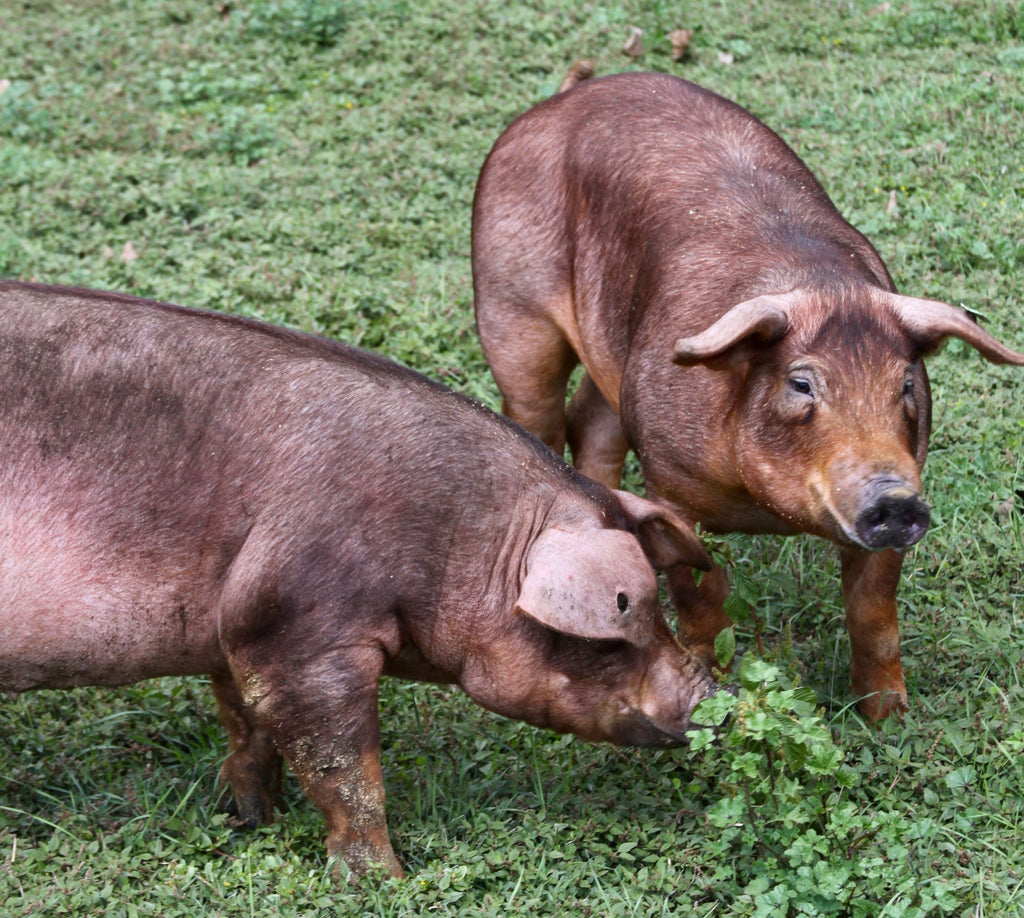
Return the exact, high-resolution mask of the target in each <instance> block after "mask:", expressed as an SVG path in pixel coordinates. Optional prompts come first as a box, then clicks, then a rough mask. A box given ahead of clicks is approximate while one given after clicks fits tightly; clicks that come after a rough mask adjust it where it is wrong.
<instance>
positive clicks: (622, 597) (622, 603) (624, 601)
mask: <svg viewBox="0 0 1024 918" xmlns="http://www.w3.org/2000/svg"><path fill="white" fill-rule="evenodd" d="M615 604H616V605H617V606H618V607H619V611H620V612H625V611H626V609H628V608H629V597H628V596H627V595H626V594H625V593H619V595H618V596H616V597H615Z"/></svg>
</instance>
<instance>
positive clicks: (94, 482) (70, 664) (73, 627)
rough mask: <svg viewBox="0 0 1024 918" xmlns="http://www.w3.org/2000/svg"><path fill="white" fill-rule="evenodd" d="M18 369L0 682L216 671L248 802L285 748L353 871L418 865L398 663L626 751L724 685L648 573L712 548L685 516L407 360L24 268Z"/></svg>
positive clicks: (7, 292) (12, 350)
mask: <svg viewBox="0 0 1024 918" xmlns="http://www.w3.org/2000/svg"><path fill="white" fill-rule="evenodd" d="M0 391H2V392H3V399H2V402H0V614H2V622H0V690H4V691H7V692H22V691H25V690H28V689H35V688H65V687H70V686H79V685H107V686H114V685H122V684H126V683H130V682H134V681H136V680H140V679H145V678H150V677H154V676H165V675H172V676H173V675H184V674H191V673H209V674H211V675H212V677H213V686H214V690H215V693H216V697H217V702H218V705H219V707H220V713H221V717H222V720H223V722H224V724H225V726H226V728H227V731H228V734H229V739H230V747H231V753H230V756H229V757H228V759H227V761H226V762H225V764H224V766H223V769H222V771H221V778H222V780H223V782H224V783H225V784H226V785H229V786H230V788H231V791H232V794H233V798H234V805H235V807H236V808H237V812H238V815H239V816H240V817H241V819H242V820H243V821H244V822H246V823H249V824H252V825H255V824H258V823H260V822H261V821H264V820H267V819H269V818H270V817H271V815H272V812H273V809H274V805H275V802H276V800H277V796H278V793H279V788H280V781H281V756H280V755H279V753H278V750H280V752H281V753H283V755H284V760H285V761H287V763H288V764H289V766H290V767H291V768H292V769H293V770H294V772H295V773H296V775H297V776H298V778H299V780H300V782H301V784H302V786H303V788H304V790H305V791H306V793H307V794H308V795H309V797H310V798H311V799H312V800H313V802H314V803H315V804H316V806H317V807H318V808H319V809H320V810H321V812H322V813H323V816H324V818H325V819H326V821H327V827H328V836H327V848H328V851H329V853H330V854H332V855H334V854H340V855H341V857H342V858H344V860H345V861H346V862H347V863H348V864H349V866H350V867H351V868H352V869H353V870H355V871H357V872H358V871H361V870H363V869H365V867H366V866H367V865H369V864H373V863H375V864H380V865H383V867H384V868H385V869H386V870H387V871H388V872H390V873H391V874H395V875H399V874H400V873H401V868H400V866H399V863H398V861H397V860H396V858H395V855H394V852H393V851H392V848H391V843H390V841H389V839H388V833H387V826H386V823H385V816H384V786H383V782H382V778H381V763H380V749H379V727H378V714H377V690H378V682H379V680H380V677H381V676H382V675H394V676H400V677H407V678H413V679H425V680H431V681H438V682H451V683H457V684H459V685H461V686H462V688H463V689H464V690H465V691H466V692H467V693H468V694H469V695H470V697H472V698H473V699H474V700H475V701H476V702H478V703H479V704H481V705H482V706H484V707H485V708H488V709H490V710H492V711H496V712H497V713H499V714H503V715H505V716H508V717H515V718H519V719H522V720H525V721H527V722H529V723H532V724H536V725H538V726H542V727H549V728H551V729H554V730H558V731H569V732H573V733H576V734H578V735H579V736H581V737H584V738H585V739H588V740H594V741H597V740H607V741H610V742H614V743H623V744H636V745H676V744H680V743H683V742H685V737H686V731H687V729H688V728H689V727H690V714H691V712H692V710H693V708H694V706H695V705H696V704H697V703H698V702H699V701H701V700H702V699H703V698H704V697H705V696H707V695H709V694H710V693H712V692H713V691H714V685H713V682H712V680H711V678H710V676H709V674H708V671H707V669H706V668H705V667H704V666H703V665H702V664H700V663H698V662H696V661H695V659H694V658H693V657H692V656H691V655H690V654H689V653H688V652H687V651H686V650H684V649H683V648H682V647H681V646H680V644H679V643H678V642H677V641H676V640H675V638H674V636H673V635H672V632H671V631H670V630H669V628H668V626H667V624H666V622H665V620H664V618H663V617H662V616H661V614H660V612H659V610H658V606H657V587H656V581H655V575H654V572H653V570H652V566H651V563H652V562H653V563H655V564H657V565H659V566H662V567H664V566H675V565H679V564H696V565H704V566H706V565H707V563H708V559H707V556H706V555H705V553H704V551H703V549H702V548H701V546H700V543H699V542H698V541H697V539H696V536H695V535H694V533H693V531H692V530H691V529H690V528H689V527H688V526H686V525H685V524H683V523H681V522H680V521H679V520H678V518H677V517H675V516H674V515H673V514H672V513H671V511H666V510H665V509H664V508H660V507H658V506H657V505H655V504H654V503H651V502H648V501H646V500H644V499H642V498H639V497H635V496H632V495H629V494H626V493H621V492H614V491H611V490H609V489H607V488H605V487H603V486H602V485H599V484H595V483H593V482H590V481H588V480H586V479H585V478H583V476H581V475H580V474H579V473H578V472H576V471H575V470H574V469H572V468H571V467H569V466H567V465H566V464H565V463H563V462H562V461H561V459H560V458H558V457H556V456H555V455H554V454H552V453H551V451H550V450H548V449H547V447H545V446H543V445H542V444H541V443H540V442H538V441H537V440H535V439H534V438H533V437H530V436H528V435H526V434H524V433H523V432H522V431H520V430H519V429H518V428H516V427H515V426H514V425H512V424H511V423H509V422H508V421H507V420H505V419H504V418H501V417H499V416H498V415H495V414H493V413H492V412H490V411H488V410H487V409H485V408H482V407H481V406H479V405H477V404H475V403H473V402H471V401H469V400H468V399H465V398H463V397H462V396H459V395H456V394H455V393H453V392H451V391H450V390H448V389H445V388H444V387H442V386H440V385H437V384H435V383H432V382H430V381H428V380H426V379H425V378H423V377H422V376H419V375H418V374H416V373H414V372H412V371H411V370H407V369H405V368H404V367H400V366H398V365H397V364H394V363H392V362H390V361H388V360H385V359H382V358H380V357H376V356H373V355H370V354H367V353H364V352H361V351H358V350H355V349H353V348H349V347H345V346H343V345H341V344H336V343H334V342H331V341H327V340H324V339H319V338H315V337H312V336H308V335H302V334H299V333H296V332H291V331H285V330H282V329H278V328H273V327H270V326H267V325H263V324H260V323H258V322H255V321H250V320H246V319H241V318H236V317H228V316H223V315H217V314H213V313H203V312H198V311H194V310H189V309H184V308H181V307H176V306H170V305H166V304H160V303H153V302H147V301H144V300H139V299H134V298H130V297H126V296H119V295H116V294H109V293H98V292H90V291H82V290H71V289H66V288H58V287H42V286H35V285H28V284H20V283H10V282H5V283H0Z"/></svg>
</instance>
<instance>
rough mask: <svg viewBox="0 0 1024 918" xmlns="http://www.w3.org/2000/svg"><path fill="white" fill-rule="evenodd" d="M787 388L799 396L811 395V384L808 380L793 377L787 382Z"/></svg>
mask: <svg viewBox="0 0 1024 918" xmlns="http://www.w3.org/2000/svg"><path fill="white" fill-rule="evenodd" d="M789 388H790V389H792V390H793V391H794V392H798V393H800V395H810V394H811V382H810V380H809V379H803V378H802V377H800V376H795V377H793V378H792V379H790V381H789Z"/></svg>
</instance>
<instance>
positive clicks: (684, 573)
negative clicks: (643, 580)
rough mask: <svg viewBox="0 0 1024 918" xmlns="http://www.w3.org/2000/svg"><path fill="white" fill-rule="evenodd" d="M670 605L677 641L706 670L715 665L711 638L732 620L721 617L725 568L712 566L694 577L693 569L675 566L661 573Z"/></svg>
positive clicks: (726, 581) (726, 582)
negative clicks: (698, 578) (702, 663)
mask: <svg viewBox="0 0 1024 918" xmlns="http://www.w3.org/2000/svg"><path fill="white" fill-rule="evenodd" d="M665 576H666V578H667V580H668V591H669V595H670V597H671V598H672V604H673V605H674V606H675V608H676V613H677V615H678V616H679V640H680V641H681V642H682V644H683V646H684V647H685V648H686V649H687V650H689V651H690V653H692V654H693V655H694V656H696V657H697V658H698V659H700V660H703V661H704V663H705V664H706V665H707V667H708V668H709V669H712V668H714V667H716V666H718V665H719V664H718V660H717V659H716V658H715V636H716V635H717V634H718V632H720V631H722V630H723V629H725V628H728V627H729V626H730V625H731V624H732V620H731V619H730V618H729V616H728V615H726V614H725V600H726V598H727V597H728V595H729V575H728V574H727V573H726V571H725V568H722V567H718V566H717V565H716V566H714V567H712V568H711V570H710V571H708V572H707V573H705V574H704V575H703V576H701V577H700V583H699V584H698V583H697V577H696V575H695V572H694V570H693V568H691V567H687V566H686V565H677V566H676V567H671V568H669V569H668V570H667V571H665Z"/></svg>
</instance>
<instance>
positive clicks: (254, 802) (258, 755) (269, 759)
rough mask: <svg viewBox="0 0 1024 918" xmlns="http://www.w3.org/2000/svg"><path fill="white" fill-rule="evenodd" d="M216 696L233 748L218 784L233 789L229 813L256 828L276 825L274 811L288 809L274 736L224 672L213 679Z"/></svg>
mask: <svg viewBox="0 0 1024 918" xmlns="http://www.w3.org/2000/svg"><path fill="white" fill-rule="evenodd" d="M213 694H214V696H215V697H216V699H217V707H218V709H219V713H220V720H221V723H222V724H224V729H225V730H226V731H227V734H228V744H229V748H230V749H231V753H230V755H229V756H228V757H227V759H226V760H225V762H224V764H223V765H222V766H221V769H220V776H219V777H218V779H217V783H218V784H219V785H220V786H221V787H223V788H230V790H231V797H232V800H231V804H230V806H229V808H228V809H229V812H231V813H232V814H233V815H235V816H237V817H238V819H239V820H240V821H241V822H243V823H244V824H245V825H247V826H248V827H249V828H251V829H254V828H256V827H257V826H260V825H263V824H264V823H269V822H272V821H273V818H274V810H275V809H277V810H280V809H283V808H284V807H283V804H282V799H281V772H282V770H283V765H282V761H281V754H280V753H279V752H278V751H277V747H276V746H275V745H274V741H273V740H272V739H271V738H270V734H269V733H267V731H266V730H264V729H263V727H262V725H261V724H260V723H259V721H258V720H257V719H256V717H255V716H254V715H253V712H252V710H251V709H250V708H248V707H246V705H245V703H244V702H243V701H242V696H241V695H240V694H239V692H238V688H237V686H236V685H235V683H234V680H232V678H231V676H230V675H228V674H227V673H222V674H218V675H215V676H214V677H213Z"/></svg>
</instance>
